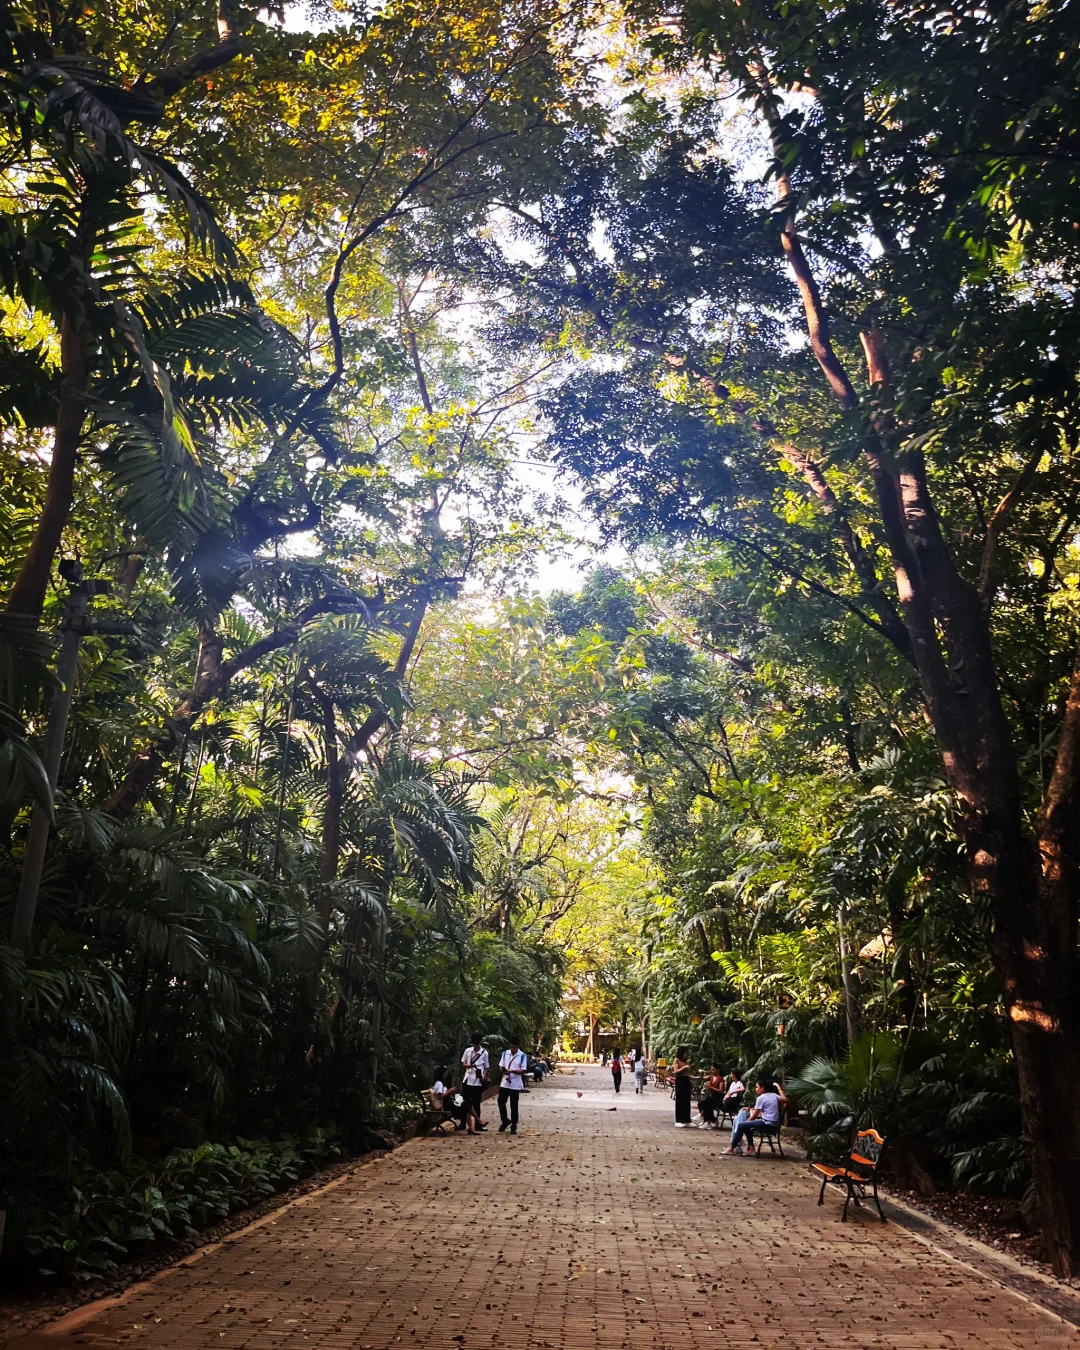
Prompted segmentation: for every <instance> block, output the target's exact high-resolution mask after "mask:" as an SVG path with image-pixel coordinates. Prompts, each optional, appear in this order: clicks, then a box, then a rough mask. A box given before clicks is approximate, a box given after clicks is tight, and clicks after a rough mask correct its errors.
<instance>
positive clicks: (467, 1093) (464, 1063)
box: [461, 1031, 490, 1130]
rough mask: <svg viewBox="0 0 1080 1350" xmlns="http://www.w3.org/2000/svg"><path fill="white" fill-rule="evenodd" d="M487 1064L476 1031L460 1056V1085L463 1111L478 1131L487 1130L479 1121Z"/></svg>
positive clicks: (479, 1035)
mask: <svg viewBox="0 0 1080 1350" xmlns="http://www.w3.org/2000/svg"><path fill="white" fill-rule="evenodd" d="M489 1062H490V1061H489V1059H488V1052H487V1051H486V1050H485V1049H484V1038H483V1036H481V1034H480V1033H479V1031H478V1032H477V1033H476V1034H475V1035H474V1036H473V1038H472V1045H470V1046H468V1047H467V1048H466V1050H465V1053H464V1054H463V1055H462V1056H461V1067H462V1069H463V1070H464V1073H465V1077H464V1081H463V1082H462V1085H461V1087H462V1095H463V1096H464V1098H465V1110H466V1113H467V1114H468V1115H471V1116H472V1117H473V1119H474V1120H475V1121H476V1128H477V1129H478V1130H485V1129H487V1126H486V1125H485V1124H484V1123H483V1121H482V1120H481V1119H480V1107H481V1106H482V1104H483V1101H484V1084H485V1083H486V1082H487V1075H488V1064H489Z"/></svg>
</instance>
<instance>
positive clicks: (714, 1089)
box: [697, 1064, 787, 1155]
mask: <svg viewBox="0 0 1080 1350" xmlns="http://www.w3.org/2000/svg"><path fill="white" fill-rule="evenodd" d="M745 1097H746V1085H745V1084H744V1083H743V1080H742V1073H741V1071H740V1070H739V1069H732V1070H731V1072H730V1073H729V1074H728V1075H727V1076H726V1077H725V1075H724V1072H723V1070H722V1069H721V1068H720V1065H719V1064H713V1065H711V1066H710V1068H709V1076H708V1077H707V1078H706V1079H705V1084H704V1087H703V1089H702V1093H701V1098H700V1100H699V1101H698V1111H699V1112H700V1117H701V1118H700V1120H699V1121H698V1122H697V1124H698V1129H701V1130H718V1129H720V1122H721V1120H722V1119H723V1118H724V1116H730V1118H731V1122H732V1123H731V1143H730V1144H729V1145H728V1147H727V1148H726V1149H725V1150H724V1152H725V1153H726V1154H740V1155H741V1154H742V1151H743V1142H744V1140H745V1142H746V1146H747V1149H746V1151H747V1153H749V1154H753V1153H755V1152H756V1151H757V1150H756V1146H755V1136H756V1135H760V1134H764V1133H765V1132H766V1131H771V1130H776V1129H778V1128H779V1126H780V1125H781V1124H782V1123H783V1120H784V1112H785V1111H786V1110H787V1097H786V1096H785V1095H784V1090H783V1088H782V1087H780V1086H779V1084H778V1083H777V1082H776V1081H775V1080H774V1079H773V1077H772V1075H771V1074H759V1075H758V1077H757V1079H756V1080H755V1084H754V1105H753V1106H752V1107H746V1106H744V1105H743V1101H744V1099H745Z"/></svg>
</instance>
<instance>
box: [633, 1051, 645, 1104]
mask: <svg viewBox="0 0 1080 1350" xmlns="http://www.w3.org/2000/svg"><path fill="white" fill-rule="evenodd" d="M634 1092H635V1094H636V1095H637V1096H639V1097H640V1096H642V1095H643V1094H644V1092H645V1056H644V1055H643V1054H642V1053H641V1051H640V1050H639V1051H638V1052H637V1054H636V1055H635V1056H634Z"/></svg>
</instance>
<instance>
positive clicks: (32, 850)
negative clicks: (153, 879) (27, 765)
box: [11, 582, 94, 951]
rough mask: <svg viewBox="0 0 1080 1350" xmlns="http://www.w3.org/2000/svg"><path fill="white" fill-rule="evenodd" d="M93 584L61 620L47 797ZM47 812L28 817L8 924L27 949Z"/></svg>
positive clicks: (78, 590)
mask: <svg viewBox="0 0 1080 1350" xmlns="http://www.w3.org/2000/svg"><path fill="white" fill-rule="evenodd" d="M93 591H94V587H93V583H92V582H89V583H87V582H84V583H80V584H79V585H78V586H76V587H75V589H74V590H73V591H72V593H71V597H70V599H69V600H68V603H67V608H66V612H65V614H64V622H63V629H62V631H63V635H64V636H63V640H62V642H61V643H60V655H59V657H58V659H57V662H56V674H57V677H58V678H59V680H60V688H59V690H58V691H57V693H56V695H55V697H54V698H53V701H52V707H51V708H50V709H49V724H48V727H47V728H46V730H45V746H44V750H43V752H42V756H41V758H42V761H43V763H44V765H45V776H46V777H47V779H48V780H49V798H50V800H52V799H54V798H55V796H56V783H57V779H58V778H59V776H60V758H61V756H62V754H63V750H64V735H65V733H66V731H67V722H68V714H69V713H70V712H71V698H72V694H73V693H74V688H75V669H76V666H77V664H78V660H79V644H80V643H81V642H82V639H83V633H84V632H85V620H86V610H87V607H88V605H89V603H90V597H91V595H92V594H93ZM51 823H52V822H51V819H50V813H49V812H48V811H47V810H46V809H45V807H44V806H43V805H42V803H41V802H36V803H35V805H34V811H33V814H32V816H31V817H30V833H29V835H28V837H27V840H26V852H25V853H24V854H23V865H22V875H21V876H20V878H19V895H18V899H17V900H16V901H15V921H14V923H13V924H12V926H11V943H12V946H14V947H18V948H20V949H21V950H22V951H26V950H27V948H28V947H29V946H30V934H31V932H32V931H33V928H34V914H35V911H36V910H37V901H38V890H39V889H40V887H41V873H42V870H43V868H44V865H45V846H46V844H48V842H49V829H50V827H51Z"/></svg>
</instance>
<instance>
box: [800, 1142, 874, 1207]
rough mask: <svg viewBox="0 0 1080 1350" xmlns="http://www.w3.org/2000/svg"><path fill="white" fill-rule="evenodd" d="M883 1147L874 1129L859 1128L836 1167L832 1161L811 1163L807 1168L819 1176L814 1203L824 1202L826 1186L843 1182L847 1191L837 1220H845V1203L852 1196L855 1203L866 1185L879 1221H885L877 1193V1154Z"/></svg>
mask: <svg viewBox="0 0 1080 1350" xmlns="http://www.w3.org/2000/svg"><path fill="white" fill-rule="evenodd" d="M884 1147H885V1140H884V1139H883V1138H882V1137H881V1135H880V1134H878V1132H877V1130H860V1131H859V1132H858V1134H857V1135H856V1136H855V1143H854V1144H853V1145H852V1148H851V1152H850V1153H849V1154H848V1156H847V1161H846V1162H845V1163H844V1164H843V1165H842V1166H840V1167H837V1166H836V1165H835V1164H833V1163H811V1164H810V1169H811V1171H813V1172H817V1173H818V1175H819V1176H820V1177H821V1192H820V1194H819V1195H818V1204H819V1205H823V1204H824V1203H825V1187H826V1186H830V1185H831V1186H843V1187H844V1189H845V1190H846V1191H847V1195H846V1196H845V1198H844V1212H843V1213H842V1214H841V1215H840V1222H841V1223H844V1222H845V1221H846V1220H847V1211H848V1205H850V1204H851V1202H852V1200H854V1201H855V1203H856V1205H859V1204H861V1203H862V1201H863V1200H865V1199H866V1188H867V1187H868V1186H869V1187H870V1188H871V1191H870V1193H871V1196H872V1197H873V1201H874V1204H875V1205H877V1212H878V1214H879V1215H880V1217H881V1222H882V1223H887V1222H888V1220H887V1219H886V1218H885V1215H884V1213H883V1212H882V1208H881V1201H880V1200H879V1199H878V1193H877V1175H878V1168H879V1167H880V1166H881V1154H882V1150H883V1149H884Z"/></svg>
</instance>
